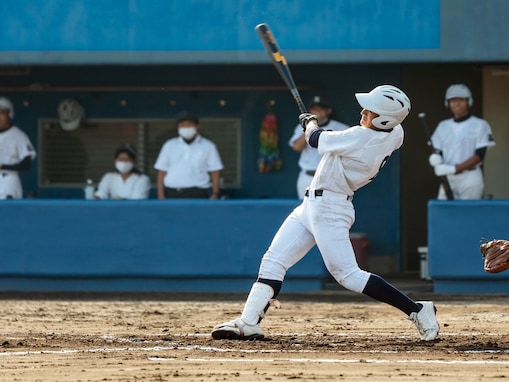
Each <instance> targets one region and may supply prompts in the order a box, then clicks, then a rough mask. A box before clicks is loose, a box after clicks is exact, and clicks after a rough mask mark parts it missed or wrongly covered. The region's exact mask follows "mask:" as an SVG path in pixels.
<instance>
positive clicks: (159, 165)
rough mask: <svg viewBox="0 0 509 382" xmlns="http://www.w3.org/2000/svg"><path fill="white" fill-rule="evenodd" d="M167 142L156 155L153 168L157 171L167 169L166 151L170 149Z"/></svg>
mask: <svg viewBox="0 0 509 382" xmlns="http://www.w3.org/2000/svg"><path fill="white" fill-rule="evenodd" d="M169 146H170V145H169V142H166V143H165V144H164V145H163V147H162V148H161V151H159V155H158V156H157V159H156V163H154V168H155V169H156V170H159V171H168V167H169V163H168V157H169V155H168V151H169V150H170V147H169Z"/></svg>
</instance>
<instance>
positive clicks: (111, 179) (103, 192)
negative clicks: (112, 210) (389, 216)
mask: <svg viewBox="0 0 509 382" xmlns="http://www.w3.org/2000/svg"><path fill="white" fill-rule="evenodd" d="M135 163H136V149H135V148H134V147H133V146H131V145H130V144H128V143H125V144H123V145H121V146H120V147H119V148H118V149H117V150H116V151H115V155H114V165H115V169H116V171H115V172H108V173H106V174H104V175H103V177H102V179H101V181H100V182H99V186H98V187H97V191H96V192H95V194H94V198H95V199H147V198H148V194H149V192H150V178H149V177H148V176H147V175H145V174H142V173H141V172H140V170H138V169H137V168H136V165H135Z"/></svg>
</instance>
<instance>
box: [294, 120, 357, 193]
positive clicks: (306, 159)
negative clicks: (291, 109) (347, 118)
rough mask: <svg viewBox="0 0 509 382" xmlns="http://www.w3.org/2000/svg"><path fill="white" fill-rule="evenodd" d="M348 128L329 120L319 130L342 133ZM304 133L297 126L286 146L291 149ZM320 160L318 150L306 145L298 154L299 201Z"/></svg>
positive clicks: (299, 126) (300, 127)
mask: <svg viewBox="0 0 509 382" xmlns="http://www.w3.org/2000/svg"><path fill="white" fill-rule="evenodd" d="M349 127H350V126H348V125H345V124H344V123H341V122H338V121H335V120H332V119H330V120H329V121H328V122H327V123H326V124H325V125H320V128H322V129H324V130H333V131H342V130H345V129H348V128H349ZM303 134H304V132H303V131H302V126H301V125H300V124H298V125H297V126H296V127H295V130H294V131H293V135H292V137H291V138H290V140H289V141H288V145H289V146H290V147H293V144H294V143H295V141H296V140H297V139H299V138H300V137H301V136H302V135H303ZM320 159H322V156H321V155H320V154H319V153H318V150H316V149H315V148H313V147H311V146H309V145H308V144H306V146H305V147H304V149H303V150H302V151H301V152H300V157H299V162H298V163H299V167H300V172H299V176H298V178H297V197H298V198H299V199H303V198H304V193H305V192H306V188H307V187H308V186H309V185H310V184H311V180H312V179H313V176H314V175H315V171H316V168H317V167H318V163H320Z"/></svg>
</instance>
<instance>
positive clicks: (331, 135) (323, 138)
mask: <svg viewBox="0 0 509 382" xmlns="http://www.w3.org/2000/svg"><path fill="white" fill-rule="evenodd" d="M364 129H365V128H363V127H359V126H357V127H351V128H349V129H346V130H342V131H323V132H322V133H321V134H320V138H319V139H318V152H319V153H320V154H322V155H323V154H325V153H330V152H336V153H339V154H342V155H347V156H348V155H351V154H353V153H354V152H356V151H359V147H362V146H363V143H364V140H365V139H366V138H365V136H364V134H363V133H365V132H366V131H364Z"/></svg>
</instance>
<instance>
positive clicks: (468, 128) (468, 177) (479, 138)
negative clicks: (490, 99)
mask: <svg viewBox="0 0 509 382" xmlns="http://www.w3.org/2000/svg"><path fill="white" fill-rule="evenodd" d="M473 103H474V99H473V98H472V93H471V92H470V89H469V88H468V87H467V86H465V85H463V84H454V85H451V86H449V88H447V91H446V92H445V107H447V108H448V109H449V110H450V111H451V113H452V116H453V117H452V118H449V119H446V120H443V121H441V122H440V123H439V124H438V126H437V128H436V129H435V131H434V132H433V134H432V135H431V143H432V145H433V148H434V149H436V150H437V151H438V152H439V153H433V154H431V155H430V157H429V163H430V165H431V166H432V167H433V168H434V171H435V175H436V176H447V179H448V181H449V185H450V186H451V190H452V193H453V196H454V199H458V200H461V199H482V197H483V193H484V177H483V173H482V168H481V164H482V161H483V160H484V157H485V155H486V150H487V149H488V148H490V147H493V146H495V140H494V139H493V135H492V132H491V127H490V125H489V123H488V122H487V121H485V120H484V119H481V118H478V117H475V116H473V115H472V114H470V108H471V107H472V105H473ZM437 198H438V199H442V200H445V199H447V197H446V195H445V191H444V189H443V187H442V186H440V188H439V191H438V196H437Z"/></svg>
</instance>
